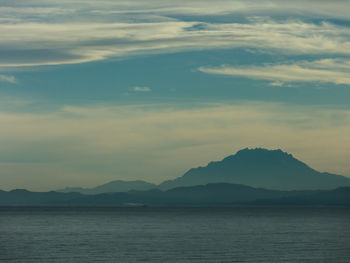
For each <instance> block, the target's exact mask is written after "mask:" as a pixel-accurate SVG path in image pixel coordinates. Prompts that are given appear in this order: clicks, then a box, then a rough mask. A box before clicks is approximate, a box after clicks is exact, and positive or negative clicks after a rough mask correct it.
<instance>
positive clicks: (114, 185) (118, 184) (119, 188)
mask: <svg viewBox="0 0 350 263" xmlns="http://www.w3.org/2000/svg"><path fill="white" fill-rule="evenodd" d="M156 187H157V186H156V185H155V184H152V183H148V182H146V181H142V180H136V181H122V180H115V181H111V182H108V183H106V184H103V185H99V186H96V187H94V188H81V187H67V188H64V189H60V190H57V192H63V193H70V192H78V193H81V194H101V193H110V192H128V191H130V190H140V191H141V190H150V189H153V188H156Z"/></svg>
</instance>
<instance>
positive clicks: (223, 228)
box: [0, 208, 350, 263]
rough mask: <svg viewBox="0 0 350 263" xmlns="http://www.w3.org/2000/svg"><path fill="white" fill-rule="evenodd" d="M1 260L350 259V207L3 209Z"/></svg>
mask: <svg viewBox="0 0 350 263" xmlns="http://www.w3.org/2000/svg"><path fill="white" fill-rule="evenodd" d="M0 261H1V262H327V263H329V262H350V209H349V208H69V209H67V208H31V209H30V208H21V209H20V208H17V209H9V208H0Z"/></svg>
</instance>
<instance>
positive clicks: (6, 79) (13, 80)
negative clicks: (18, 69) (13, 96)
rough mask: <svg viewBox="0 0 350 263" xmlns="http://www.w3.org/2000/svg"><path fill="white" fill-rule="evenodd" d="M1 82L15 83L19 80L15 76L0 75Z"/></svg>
mask: <svg viewBox="0 0 350 263" xmlns="http://www.w3.org/2000/svg"><path fill="white" fill-rule="evenodd" d="M0 82H8V83H12V84H15V83H17V80H16V78H15V77H14V76H7V75H0Z"/></svg>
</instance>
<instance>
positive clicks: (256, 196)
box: [0, 183, 350, 207]
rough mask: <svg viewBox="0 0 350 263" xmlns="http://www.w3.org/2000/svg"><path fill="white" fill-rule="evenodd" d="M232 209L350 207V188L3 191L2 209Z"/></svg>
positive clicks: (214, 185) (233, 186) (213, 186)
mask: <svg viewBox="0 0 350 263" xmlns="http://www.w3.org/2000/svg"><path fill="white" fill-rule="evenodd" d="M145 205H146V206H231V205H297V206H301V205H302V206H305V205H306V206H308V205H317V206H319V205H322V206H326V205H327V206H333V205H336V206H350V187H343V188H337V189H335V190H313V191H278V190H267V189H262V188H253V187H250V186H245V185H238V184H227V183H212V184H207V185H200V186H189V187H178V188H174V189H170V190H167V191H161V190H158V189H153V190H148V191H129V192H121V193H104V194H98V195H83V194H80V193H76V192H75V193H74V192H73V193H59V192H54V191H51V192H42V193H40V192H29V191H27V190H12V191H9V192H5V191H0V206H89V207H96V206H145Z"/></svg>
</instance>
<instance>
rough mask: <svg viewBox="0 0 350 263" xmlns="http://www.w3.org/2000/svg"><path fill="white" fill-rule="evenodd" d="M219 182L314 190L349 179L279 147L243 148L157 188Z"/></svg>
mask: <svg viewBox="0 0 350 263" xmlns="http://www.w3.org/2000/svg"><path fill="white" fill-rule="evenodd" d="M218 182H224V183H234V184H244V185H249V186H253V187H262V188H267V189H276V190H277V189H279V190H311V189H314V190H316V189H332V188H336V187H340V186H350V178H346V177H344V176H341V175H336V174H331V173H321V172H318V171H316V170H314V169H312V168H311V167H309V166H308V165H307V164H305V163H303V162H302V161H300V160H298V159H296V158H295V157H294V156H293V155H292V154H289V153H287V152H284V151H282V150H281V149H276V150H268V149H264V148H255V149H249V148H245V149H242V150H239V151H238V152H237V153H236V154H234V155H230V156H227V157H225V158H224V159H222V160H221V161H215V162H209V163H208V165H207V166H204V167H203V166H200V167H197V168H191V169H190V170H188V171H187V172H186V173H185V174H184V175H183V176H181V177H178V178H176V179H174V180H168V181H165V182H163V183H161V184H160V185H159V188H160V189H170V188H174V187H178V186H191V185H203V184H206V183H218Z"/></svg>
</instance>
